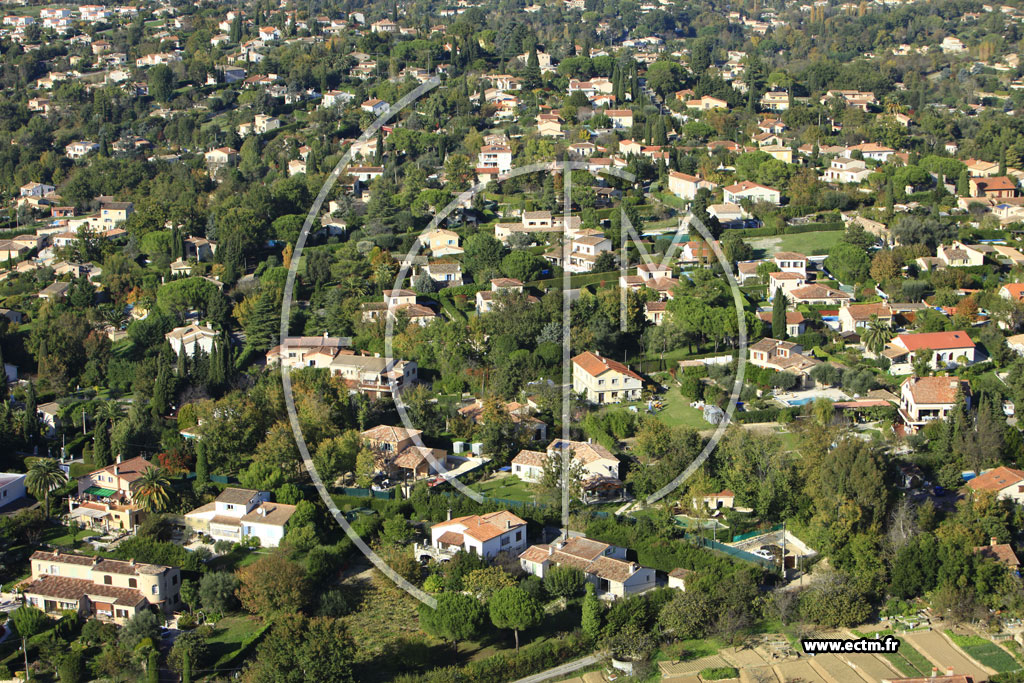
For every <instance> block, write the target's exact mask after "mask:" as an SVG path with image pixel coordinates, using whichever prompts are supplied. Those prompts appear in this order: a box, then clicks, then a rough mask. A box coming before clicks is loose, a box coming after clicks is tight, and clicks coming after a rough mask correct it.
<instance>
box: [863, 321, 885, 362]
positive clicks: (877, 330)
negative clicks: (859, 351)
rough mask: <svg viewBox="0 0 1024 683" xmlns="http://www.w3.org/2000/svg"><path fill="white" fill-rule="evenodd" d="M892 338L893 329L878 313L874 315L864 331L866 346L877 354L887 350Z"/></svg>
mask: <svg viewBox="0 0 1024 683" xmlns="http://www.w3.org/2000/svg"><path fill="white" fill-rule="evenodd" d="M891 338H892V330H890V329H889V325H887V324H886V323H885V321H883V320H879V318H878V316H877V315H872V316H871V319H870V320H868V325H867V328H866V329H865V331H864V346H865V347H866V348H867V349H868V351H871V352H872V353H873V354H875V355H876V356H877V355H878V354H880V353H881V352H882V351H884V350H885V345H886V344H888V343H889V339H891Z"/></svg>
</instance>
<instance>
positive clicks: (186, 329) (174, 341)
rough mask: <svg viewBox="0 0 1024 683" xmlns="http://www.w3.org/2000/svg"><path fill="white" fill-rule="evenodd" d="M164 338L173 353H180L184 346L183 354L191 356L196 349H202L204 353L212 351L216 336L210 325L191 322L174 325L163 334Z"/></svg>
mask: <svg viewBox="0 0 1024 683" xmlns="http://www.w3.org/2000/svg"><path fill="white" fill-rule="evenodd" d="M164 338H165V339H167V343H168V344H170V345H171V348H172V349H174V353H175V355H177V354H180V353H181V349H182V347H184V348H185V355H187V356H189V357H190V358H191V357H192V356H194V355H196V349H202V350H203V351H204V352H205V353H206V354H209V353H210V352H211V351H213V342H214V340H215V339H216V338H217V331H216V330H214V329H213V328H212V327H207V326H205V325H198V324H196V323H192V324H190V325H184V326H182V327H175V328H174V329H173V330H171V331H170V332H168V333H167V334H165V335H164Z"/></svg>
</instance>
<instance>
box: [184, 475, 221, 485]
mask: <svg viewBox="0 0 1024 683" xmlns="http://www.w3.org/2000/svg"><path fill="white" fill-rule="evenodd" d="M185 478H186V479H195V478H196V473H195V472H189V473H188V474H186V475H185ZM208 479H209V480H210V481H211V482H213V483H214V484H224V485H225V486H227V485H228V484H230V483H231V481H230V479H229V478H228V477H226V476H224V475H223V474H211V475H209V477H208Z"/></svg>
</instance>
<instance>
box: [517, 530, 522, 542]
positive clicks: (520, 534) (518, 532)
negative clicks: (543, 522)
mask: <svg viewBox="0 0 1024 683" xmlns="http://www.w3.org/2000/svg"><path fill="white" fill-rule="evenodd" d="M516 540H517V541H521V540H523V532H522V530H519V531H517V532H516Z"/></svg>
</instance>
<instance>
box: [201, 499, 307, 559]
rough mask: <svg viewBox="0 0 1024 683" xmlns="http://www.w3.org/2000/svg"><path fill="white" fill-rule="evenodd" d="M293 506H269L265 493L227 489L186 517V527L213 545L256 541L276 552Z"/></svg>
mask: <svg viewBox="0 0 1024 683" xmlns="http://www.w3.org/2000/svg"><path fill="white" fill-rule="evenodd" d="M293 514H295V506H294V505H285V504H283V503H272V502H270V494H269V493H267V492H266V491H253V490H251V489H238V488H226V489H224V490H223V491H222V492H221V494H220V495H219V496H217V498H216V500H214V501H213V502H212V503H207V504H206V505H203V506H201V507H198V508H196V509H195V510H192V511H191V512H188V513H186V514H185V526H186V527H187V528H188V529H189V530H191V531H193V532H196V533H201V534H206V535H208V536H210V537H212V538H213V539H214V540H215V541H233V542H235V543H238V542H241V541H242V539H243V538H253V539H259V542H260V545H261V546H262V547H265V548H276V547H277V546H278V545H280V544H281V541H282V540H283V539H284V535H285V532H286V530H287V526H288V520H289V519H291V517H292V515H293Z"/></svg>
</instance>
